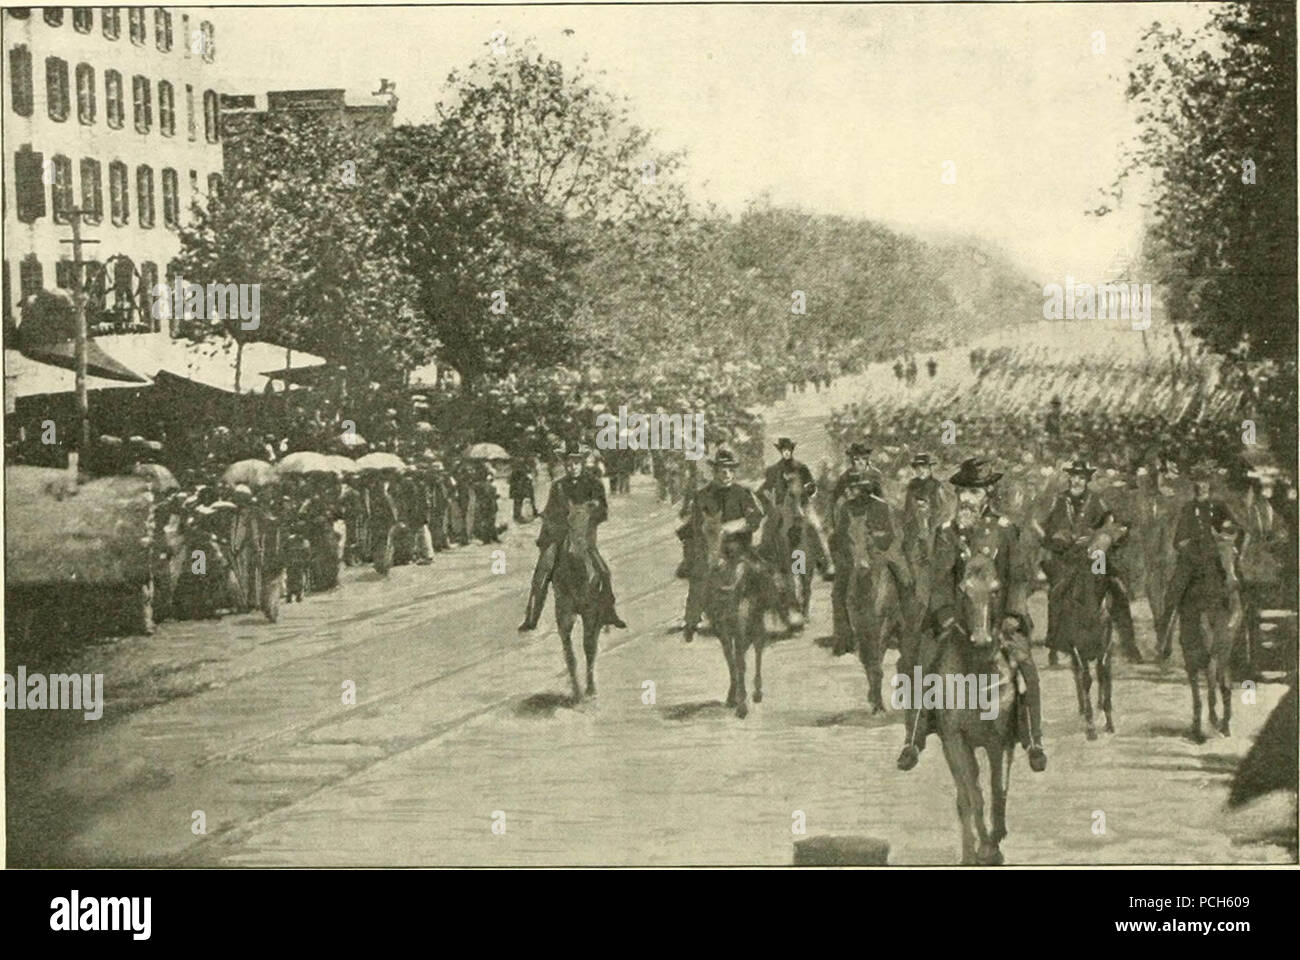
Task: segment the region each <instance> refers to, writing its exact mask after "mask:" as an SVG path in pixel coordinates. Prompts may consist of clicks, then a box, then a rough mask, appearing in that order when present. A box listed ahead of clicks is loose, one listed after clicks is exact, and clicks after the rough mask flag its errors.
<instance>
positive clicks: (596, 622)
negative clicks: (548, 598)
mask: <svg viewBox="0 0 1300 960" xmlns="http://www.w3.org/2000/svg"><path fill="white" fill-rule="evenodd" d="M551 582H552V585H553V586H554V588H555V625H556V627H558V628H559V631H560V639H561V641H563V643H564V664H565V666H567V667H568V668H569V682H570V683H571V684H572V686H573V699H574V700H581V699H582V695H583V694H582V687H581V686H579V684H578V659H577V657H575V656H574V653H573V642H572V640H571V639H570V638H571V636H572V634H573V625H574V623H576V622H577V619H578V618H579V617H581V618H582V649H583V652H584V653H585V654H586V655H587V696H589V697H594V696H595V695H596V675H595V668H596V646H597V642H598V640H599V638H600V628H601V625H602V624H603V622H604V621H603V619H602V608H601V592H602V590H603V584H602V582H601V572H600V568H599V565H598V563H597V561H596V558H595V556H594V545H593V543H592V531H591V508H590V507H588V506H587V504H585V503H573V504H570V505H569V525H568V532H567V533H565V535H564V539H563V540H561V541H560V544H559V546H558V552H557V553H556V555H555V569H554V571H553V573H552V581H551Z"/></svg>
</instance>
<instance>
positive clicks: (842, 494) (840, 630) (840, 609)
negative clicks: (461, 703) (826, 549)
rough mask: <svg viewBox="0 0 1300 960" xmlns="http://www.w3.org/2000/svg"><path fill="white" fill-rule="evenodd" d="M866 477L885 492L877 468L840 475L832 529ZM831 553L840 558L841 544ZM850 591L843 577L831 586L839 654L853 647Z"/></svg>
mask: <svg viewBox="0 0 1300 960" xmlns="http://www.w3.org/2000/svg"><path fill="white" fill-rule="evenodd" d="M860 476H861V477H864V478H866V479H867V480H870V481H871V482H872V483H873V484H874V485H875V489H876V493H877V494H880V493H882V491H883V490H884V475H883V474H881V472H880V471H879V470H877V469H876V468H875V467H872V466H868V467H867V468H866V470H865V471H863V472H862V473H861V474H859V473H858V471H856V470H853V469H849V470H845V471H844V472H843V473H842V474H840V476H839V479H838V480H836V481H835V486H834V487H833V488H832V489H831V508H830V513H829V516H828V519H829V520H830V524H831V529H832V530H838V529H839V520H840V517H839V511H840V505H841V504H842V503H843V502H844V501H845V500H846V499H847V498H848V495H849V488H850V487H851V486H852V485H853V483H854V482H855V481H856V480H857V479H858V478H859V477H860ZM830 553H831V556H832V557H839V556H840V553H841V548H840V545H839V543H837V542H832V543H831V544H830ZM847 590H848V581H846V580H845V579H844V578H843V577H836V578H835V582H834V583H833V584H831V624H832V625H831V633H832V634H834V637H835V650H836V652H837V653H847V652H848V650H849V648H850V647H851V646H852V643H851V638H850V636H849V615H848V610H847V609H846V608H845V606H844V601H845V596H846V591H847Z"/></svg>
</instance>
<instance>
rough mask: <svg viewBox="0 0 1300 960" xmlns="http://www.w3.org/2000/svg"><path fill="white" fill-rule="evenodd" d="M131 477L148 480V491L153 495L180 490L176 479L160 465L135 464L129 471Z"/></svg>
mask: <svg viewBox="0 0 1300 960" xmlns="http://www.w3.org/2000/svg"><path fill="white" fill-rule="evenodd" d="M131 475H132V476H136V477H144V478H145V479H146V480H148V481H149V489H151V490H152V491H153V492H154V493H167V492H168V491H170V490H179V489H180V488H181V485H180V484H179V483H177V482H176V478H175V477H173V476H172V472H171V471H170V470H168V469H167V468H166V467H164V466H163V465H162V464H161V463H137V464H136V465H135V466H134V467H133V468H132V469H131Z"/></svg>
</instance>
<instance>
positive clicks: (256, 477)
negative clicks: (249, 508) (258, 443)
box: [221, 460, 275, 487]
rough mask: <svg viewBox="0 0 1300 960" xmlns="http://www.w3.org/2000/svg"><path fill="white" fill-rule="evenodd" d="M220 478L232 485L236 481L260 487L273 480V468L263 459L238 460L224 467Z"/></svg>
mask: <svg viewBox="0 0 1300 960" xmlns="http://www.w3.org/2000/svg"><path fill="white" fill-rule="evenodd" d="M221 479H222V481H223V482H224V483H228V484H230V485H231V486H232V487H233V486H234V485H235V484H237V483H246V484H248V485H249V486H250V487H260V486H263V485H265V484H268V483H274V482H275V468H274V467H272V466H271V465H270V464H269V463H267V462H266V461H265V460H240V461H238V462H237V463H232V464H231V465H230V466H228V467H226V472H225V473H223V474H222V475H221Z"/></svg>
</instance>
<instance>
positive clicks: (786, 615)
mask: <svg viewBox="0 0 1300 960" xmlns="http://www.w3.org/2000/svg"><path fill="white" fill-rule="evenodd" d="M768 502H769V503H770V504H771V507H772V509H771V510H769V511H767V515H766V516H765V517H764V518H763V530H762V536H761V538H760V540H759V553H760V554H761V555H762V557H763V558H764V559H765V560H767V561H768V562H769V563H770V564H771V565H772V568H773V570H775V571H776V572H777V588H778V594H779V596H780V604H779V606H778V608H777V613H778V614H779V615H780V617H781V620H782V621H783V622H784V623H785V624H786V625H787V626H788V627H789V628H790V629H792V630H799V629H801V628H802V627H803V625H804V622H805V621H806V620H807V619H808V608H809V604H810V602H811V600H812V584H813V565H815V564H816V563H817V562H819V561H820V560H821V559H822V557H821V551H820V549H819V548H818V546H817V535H816V533H815V532H814V531H813V529H812V526H811V522H810V521H809V519H808V512H807V507H806V506H805V504H804V502H803V490H802V488H801V487H800V486H799V484H798V483H797V482H790V483H787V484H786V485H785V495H784V496H783V497H781V499H780V500H779V501H778V500H777V499H776V498H775V497H774V496H772V495H771V494H769V495H768ZM796 551H799V552H800V553H801V554H802V557H801V558H799V562H798V564H797V566H798V569H796V562H795V561H796V559H797V558H796V556H795V552H796Z"/></svg>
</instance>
